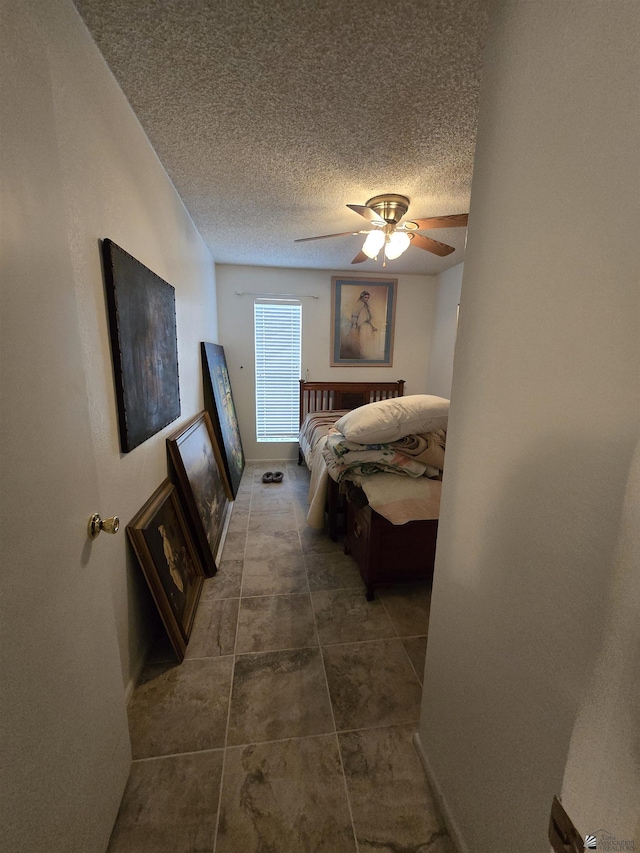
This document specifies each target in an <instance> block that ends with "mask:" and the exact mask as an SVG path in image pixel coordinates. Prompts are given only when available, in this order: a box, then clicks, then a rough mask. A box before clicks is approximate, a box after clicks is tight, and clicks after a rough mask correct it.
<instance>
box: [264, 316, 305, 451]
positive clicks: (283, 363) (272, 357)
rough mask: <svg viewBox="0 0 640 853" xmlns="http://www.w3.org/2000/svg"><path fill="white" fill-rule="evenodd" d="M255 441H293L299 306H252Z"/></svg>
mask: <svg viewBox="0 0 640 853" xmlns="http://www.w3.org/2000/svg"><path fill="white" fill-rule="evenodd" d="M254 325H255V345H256V438H257V440H258V441H297V440H298V431H299V423H298V421H299V414H300V405H299V400H300V370H301V331H302V306H301V305H300V303H295V302H268V301H261V302H256V303H255V304H254Z"/></svg>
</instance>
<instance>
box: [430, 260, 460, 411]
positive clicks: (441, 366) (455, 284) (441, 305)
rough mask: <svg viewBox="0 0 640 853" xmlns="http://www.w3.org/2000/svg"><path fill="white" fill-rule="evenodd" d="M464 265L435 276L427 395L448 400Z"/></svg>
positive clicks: (449, 397)
mask: <svg viewBox="0 0 640 853" xmlns="http://www.w3.org/2000/svg"><path fill="white" fill-rule="evenodd" d="M463 269H464V264H458V265H457V266H455V267H451V269H448V270H445V271H444V272H443V273H440V275H438V276H437V282H438V284H437V288H438V289H437V294H436V310H435V319H434V324H433V335H432V338H431V348H430V351H429V370H428V373H427V387H428V389H429V393H430V394H436V395H437V396H438V397H446V398H447V399H451V383H452V381H453V356H454V351H455V346H456V335H457V332H458V305H459V304H460V292H461V289H462V272H463Z"/></svg>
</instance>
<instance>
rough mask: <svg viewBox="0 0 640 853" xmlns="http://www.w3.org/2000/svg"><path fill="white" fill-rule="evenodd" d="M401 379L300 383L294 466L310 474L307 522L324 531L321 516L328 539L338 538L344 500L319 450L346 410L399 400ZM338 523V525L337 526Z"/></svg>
mask: <svg viewBox="0 0 640 853" xmlns="http://www.w3.org/2000/svg"><path fill="white" fill-rule="evenodd" d="M404 384H405V381H404V379H398V380H396V381H395V382H310V381H308V380H305V379H301V380H300V435H299V439H298V440H299V450H298V465H301V464H302V462H305V463H306V465H307V468H308V469H309V471H310V472H311V483H310V488H309V512H308V513H307V523H308V524H309V526H310V527H314V528H316V529H322V528H324V523H325V514H326V517H327V524H328V529H329V536H330V537H331V539H333V540H334V541H335V540H336V539H337V538H338V534H339V532H340V530H341V527H343V526H344V522H345V520H346V518H345V514H346V501H345V498H344V496H343V495H341V494H340V490H339V488H338V484H337V482H336V481H335V480H332V479H331V477H330V476H329V474H328V471H327V467H326V465H325V462H324V457H323V450H324V445H325V441H326V437H327V435H328V433H329V430H330V429H331V427H332V426H333V424H334V423H335V422H336V421H337V420H338V419H339V418H340V417H341V416H342V415H343V414H345V413H346V412H347V411H351V410H353V409H356V408H358V407H359V406H364V405H366V404H367V403H376V402H379V401H380V400H389V399H392V398H395V397H402V396H403V394H404ZM341 522H342V524H341Z"/></svg>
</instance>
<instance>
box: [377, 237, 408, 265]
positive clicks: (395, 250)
mask: <svg viewBox="0 0 640 853" xmlns="http://www.w3.org/2000/svg"><path fill="white" fill-rule="evenodd" d="M410 243H411V238H410V237H409V235H408V234H405V233H404V232H403V231H394V232H393V234H390V235H389V237H388V238H387V245H386V246H385V247H384V254H385V257H387V258H388V259H389V260H390V261H394V260H395V259H396V258H399V257H400V255H401V254H402V253H403V252H406V251H407V249H408V248H409V245H410Z"/></svg>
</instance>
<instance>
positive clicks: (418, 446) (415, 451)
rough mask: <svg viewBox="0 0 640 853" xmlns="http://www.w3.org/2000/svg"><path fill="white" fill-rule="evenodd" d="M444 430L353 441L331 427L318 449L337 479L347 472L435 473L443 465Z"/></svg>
mask: <svg viewBox="0 0 640 853" xmlns="http://www.w3.org/2000/svg"><path fill="white" fill-rule="evenodd" d="M445 442H446V434H445V433H444V431H442V430H440V431H439V432H434V433H427V434H425V435H410V436H406V438H403V439H400V440H399V441H393V442H390V443H389V444H356V443H354V442H352V441H347V439H346V438H345V437H344V435H342V433H340V432H337V430H335V429H331V430H330V431H329V434H328V436H327V440H326V443H325V445H324V448H323V450H322V454H323V456H324V460H325V463H326V465H327V469H328V472H329V475H330V476H331V477H332V478H333V479H334V480H336V482H338V483H340V482H342V480H344V479H345V478H347V477H350V476H351V475H367V474H375V473H378V472H380V471H383V472H386V473H390V474H401V475H403V476H405V477H438V476H439V475H440V471H441V469H442V467H443V466H444V447H445Z"/></svg>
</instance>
